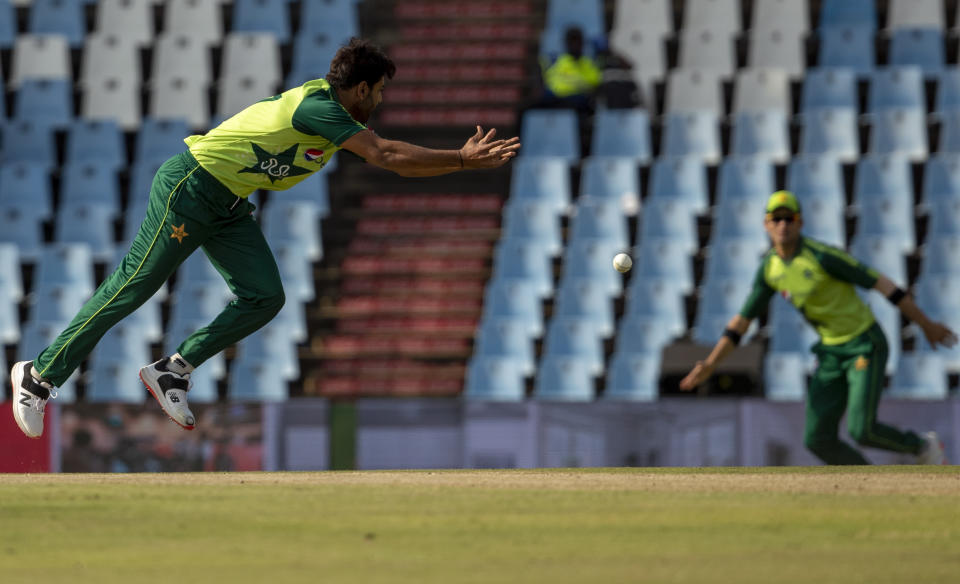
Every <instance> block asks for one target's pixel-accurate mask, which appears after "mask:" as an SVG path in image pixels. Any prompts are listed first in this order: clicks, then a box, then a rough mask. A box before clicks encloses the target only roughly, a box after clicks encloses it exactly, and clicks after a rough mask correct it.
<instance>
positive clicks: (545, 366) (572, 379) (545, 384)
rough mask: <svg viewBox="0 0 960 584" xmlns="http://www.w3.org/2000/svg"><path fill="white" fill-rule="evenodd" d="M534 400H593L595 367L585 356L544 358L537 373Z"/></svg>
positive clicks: (547, 356) (549, 356) (546, 356)
mask: <svg viewBox="0 0 960 584" xmlns="http://www.w3.org/2000/svg"><path fill="white" fill-rule="evenodd" d="M533 397H534V398H535V399H537V400H540V401H568V402H588V401H593V398H594V374H593V369H592V364H591V363H590V362H589V361H588V360H587V359H585V358H582V357H571V356H566V355H545V356H544V357H543V359H541V360H540V367H539V368H538V370H537V377H536V381H535V383H534V390H533Z"/></svg>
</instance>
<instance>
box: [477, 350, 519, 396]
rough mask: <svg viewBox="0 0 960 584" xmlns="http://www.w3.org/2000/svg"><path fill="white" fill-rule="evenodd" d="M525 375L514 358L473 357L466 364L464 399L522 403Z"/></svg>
mask: <svg viewBox="0 0 960 584" xmlns="http://www.w3.org/2000/svg"><path fill="white" fill-rule="evenodd" d="M523 378H524V372H523V370H522V369H521V364H520V363H519V362H518V361H517V359H515V358H514V357H507V356H492V355H484V356H474V357H473V358H472V359H471V360H470V363H469V364H468V365H467V379H466V384H465V388H464V393H463V395H464V397H465V398H466V399H468V400H477V401H480V400H484V401H507V402H513V401H523V399H524V394H525V393H526V386H525V384H524V379H523Z"/></svg>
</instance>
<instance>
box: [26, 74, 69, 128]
mask: <svg viewBox="0 0 960 584" xmlns="http://www.w3.org/2000/svg"><path fill="white" fill-rule="evenodd" d="M13 119H14V120H23V121H28V122H31V123H33V124H37V125H40V126H43V127H46V128H49V129H52V130H63V129H66V128H67V126H69V125H70V122H72V121H73V88H72V87H71V83H70V82H69V81H67V80H66V79H26V80H24V82H23V83H21V84H20V88H19V89H18V90H17V95H16V98H14V108H13Z"/></svg>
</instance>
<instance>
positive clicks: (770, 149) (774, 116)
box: [730, 110, 790, 163]
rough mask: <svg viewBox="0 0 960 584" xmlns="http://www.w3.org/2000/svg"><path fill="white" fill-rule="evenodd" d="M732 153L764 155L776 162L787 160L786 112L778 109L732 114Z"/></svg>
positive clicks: (787, 126)
mask: <svg viewBox="0 0 960 584" xmlns="http://www.w3.org/2000/svg"><path fill="white" fill-rule="evenodd" d="M731 144H732V146H731V148H730V150H731V154H734V155H738V156H767V157H769V158H770V160H772V161H773V162H776V163H784V162H786V161H787V160H789V159H790V133H789V124H788V123H787V116H786V113H785V112H783V111H779V110H754V111H742V112H739V113H737V114H736V115H734V121H733V138H731Z"/></svg>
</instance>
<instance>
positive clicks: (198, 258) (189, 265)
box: [177, 252, 223, 284]
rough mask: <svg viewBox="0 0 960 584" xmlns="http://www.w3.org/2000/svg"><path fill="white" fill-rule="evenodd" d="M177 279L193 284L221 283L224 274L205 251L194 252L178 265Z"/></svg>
mask: <svg viewBox="0 0 960 584" xmlns="http://www.w3.org/2000/svg"><path fill="white" fill-rule="evenodd" d="M177 279H178V280H179V281H181V282H190V283H191V284H221V283H223V276H221V275H220V272H218V271H217V268H215V267H213V263H212V262H211V261H210V259H209V258H208V257H207V255H206V254H205V253H201V252H194V253H192V254H190V255H189V256H187V259H185V260H183V263H181V264H180V266H179V267H177Z"/></svg>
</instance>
